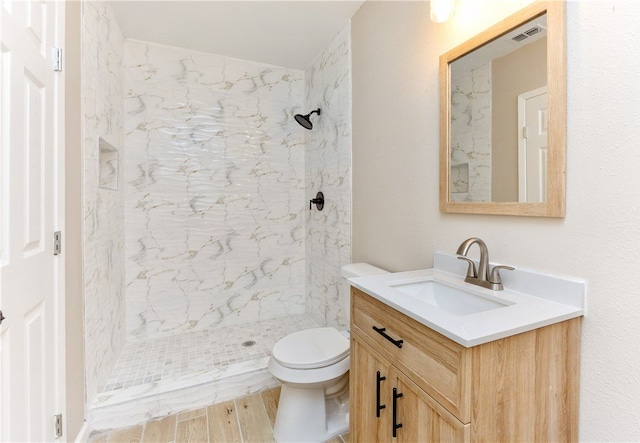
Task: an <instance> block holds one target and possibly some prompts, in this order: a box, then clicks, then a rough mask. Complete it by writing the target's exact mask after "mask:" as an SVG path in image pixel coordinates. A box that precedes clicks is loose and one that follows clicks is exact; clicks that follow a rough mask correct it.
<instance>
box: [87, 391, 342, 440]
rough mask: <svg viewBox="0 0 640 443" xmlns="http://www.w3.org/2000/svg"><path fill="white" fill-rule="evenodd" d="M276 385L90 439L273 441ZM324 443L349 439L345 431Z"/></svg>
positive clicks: (278, 397)
mask: <svg viewBox="0 0 640 443" xmlns="http://www.w3.org/2000/svg"><path fill="white" fill-rule="evenodd" d="M279 399H280V388H279V387H278V388H274V389H269V390H268V391H263V392H259V393H257V394H252V395H248V396H246V397H240V398H237V399H235V400H231V401H228V402H224V403H218V404H215V405H211V406H208V407H206V408H200V409H194V410H191V411H185V412H181V413H178V414H174V415H169V416H167V417H164V418H162V419H158V420H152V421H148V422H146V423H144V424H141V425H136V426H131V427H128V428H125V429H112V430H110V431H106V432H100V433H92V434H91V436H90V437H89V442H90V443H120V442H125V443H138V442H145V443H146V442H154V443H166V442H176V443H183V442H184V443H191V442H193V443H195V442H203V443H205V442H206V443H218V442H224V443H227V442H238V443H243V442H247V443H249V442H251V443H254V442H255V443H258V442H260V443H261V442H273V441H274V440H273V423H274V422H275V419H276V410H277V408H278V400H279ZM328 443H349V434H344V435H341V436H339V437H335V438H333V439H331V440H329V442H328Z"/></svg>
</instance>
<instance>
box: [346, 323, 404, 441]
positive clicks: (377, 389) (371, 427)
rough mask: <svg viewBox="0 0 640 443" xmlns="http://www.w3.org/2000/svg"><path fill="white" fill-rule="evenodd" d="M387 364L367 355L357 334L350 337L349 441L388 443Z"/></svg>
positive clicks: (390, 390) (389, 431) (389, 428)
mask: <svg viewBox="0 0 640 443" xmlns="http://www.w3.org/2000/svg"><path fill="white" fill-rule="evenodd" d="M390 368H391V366H390V364H389V363H387V362H386V361H385V360H383V359H381V358H380V357H379V356H378V355H377V354H375V353H374V352H372V351H370V350H369V348H368V346H367V345H366V344H364V343H363V342H362V341H361V339H360V338H359V337H358V336H357V334H353V333H352V334H351V373H350V375H349V390H350V405H351V411H350V415H351V418H350V421H351V440H352V441H356V442H384V441H391V440H392V437H391V392H392V383H393V381H392V379H391V374H390Z"/></svg>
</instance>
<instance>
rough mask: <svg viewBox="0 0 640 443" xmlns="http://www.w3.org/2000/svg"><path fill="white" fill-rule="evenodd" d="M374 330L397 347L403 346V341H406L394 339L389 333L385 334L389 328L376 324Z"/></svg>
mask: <svg viewBox="0 0 640 443" xmlns="http://www.w3.org/2000/svg"><path fill="white" fill-rule="evenodd" d="M373 330H374V331H376V332H377V333H378V334H380V335H382V336H383V337H384V338H386V339H387V340H389V341H390V342H391V343H393V344H394V345H396V346H397V347H399V348H401V347H402V343H404V340H394V339H392V338H391V337H389V336H388V335H387V334H385V332H384V331H386V330H387V328H376V327H375V326H374V327H373Z"/></svg>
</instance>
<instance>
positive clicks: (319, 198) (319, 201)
mask: <svg viewBox="0 0 640 443" xmlns="http://www.w3.org/2000/svg"><path fill="white" fill-rule="evenodd" d="M312 205H316V209H317V210H318V211H322V208H324V195H323V194H322V192H318V193H317V194H316V198H312V199H311V200H309V210H311V207H312Z"/></svg>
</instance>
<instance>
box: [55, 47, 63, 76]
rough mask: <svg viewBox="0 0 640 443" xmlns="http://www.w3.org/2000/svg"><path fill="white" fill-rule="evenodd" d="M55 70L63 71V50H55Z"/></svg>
mask: <svg viewBox="0 0 640 443" xmlns="http://www.w3.org/2000/svg"><path fill="white" fill-rule="evenodd" d="M53 70H54V71H62V48H53Z"/></svg>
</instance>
